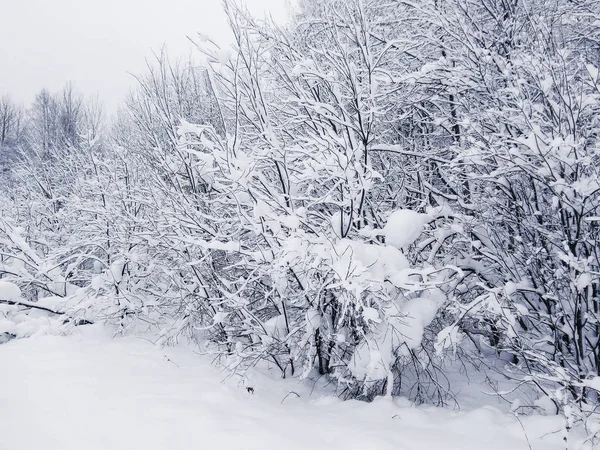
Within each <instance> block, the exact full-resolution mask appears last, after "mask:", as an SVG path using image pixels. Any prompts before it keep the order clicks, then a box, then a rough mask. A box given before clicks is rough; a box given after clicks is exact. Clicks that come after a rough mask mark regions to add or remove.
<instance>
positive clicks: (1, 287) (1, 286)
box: [0, 281, 21, 301]
mask: <svg viewBox="0 0 600 450" xmlns="http://www.w3.org/2000/svg"><path fill="white" fill-rule="evenodd" d="M20 298H21V289H19V286H17V285H16V284H13V283H10V282H8V281H0V300H12V301H15V300H19V299H20Z"/></svg>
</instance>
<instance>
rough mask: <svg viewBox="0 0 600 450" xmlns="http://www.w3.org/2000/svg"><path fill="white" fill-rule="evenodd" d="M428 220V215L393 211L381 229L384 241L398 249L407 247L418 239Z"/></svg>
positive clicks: (404, 210)
mask: <svg viewBox="0 0 600 450" xmlns="http://www.w3.org/2000/svg"><path fill="white" fill-rule="evenodd" d="M430 220H431V217H430V216H429V215H427V214H420V213H418V212H415V211H412V210H410V209H400V210H398V211H394V212H393V213H392V214H391V215H390V217H389V218H388V220H387V223H386V224H385V227H384V228H383V233H384V235H385V240H386V242H387V243H388V244H389V245H392V246H394V247H396V248H398V249H402V248H405V247H408V246H409V245H412V244H413V243H414V242H415V241H416V240H417V239H418V237H419V236H420V235H421V233H422V232H423V227H424V226H425V225H426V224H427V223H428V222H429V221H430Z"/></svg>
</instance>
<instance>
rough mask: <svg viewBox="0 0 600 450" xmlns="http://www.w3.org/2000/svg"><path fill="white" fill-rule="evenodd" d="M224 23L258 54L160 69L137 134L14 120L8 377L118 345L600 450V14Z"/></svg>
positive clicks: (535, 441) (243, 16)
mask: <svg viewBox="0 0 600 450" xmlns="http://www.w3.org/2000/svg"><path fill="white" fill-rule="evenodd" d="M223 8H224V9H225V12H226V16H227V20H228V27H229V28H230V30H231V32H232V35H233V39H234V45H232V46H231V47H226V46H219V45H217V44H216V43H215V41H213V39H212V38H211V37H210V36H205V35H204V34H201V33H199V34H197V35H194V36H190V39H191V40H192V41H193V43H194V45H195V47H196V50H195V51H196V53H197V54H198V55H199V57H201V58H202V60H203V61H204V63H203V64H202V65H198V64H196V63H195V62H193V61H192V60H187V59H181V58H177V57H172V56H171V55H169V54H168V53H167V52H157V53H156V57H155V58H154V59H153V60H150V61H148V68H147V71H146V72H145V73H140V74H136V82H135V85H136V87H135V88H134V89H133V90H132V91H131V93H130V95H129V96H128V97H127V98H125V99H123V102H122V105H121V107H120V108H119V110H118V113H116V114H114V115H110V114H107V113H106V112H105V111H104V110H103V108H102V106H101V100H102V99H99V100H95V101H92V100H88V99H87V97H85V96H84V95H82V94H80V93H79V91H78V89H77V85H76V84H67V85H66V86H65V87H64V88H63V89H62V90H60V91H57V92H50V91H48V90H45V89H42V90H40V91H39V93H38V95H37V96H36V97H35V101H34V102H33V103H31V104H29V105H25V106H20V105H19V104H17V102H15V101H13V100H11V97H10V96H8V95H7V96H4V97H2V98H1V99H0V342H2V343H3V344H2V345H0V367H1V366H3V365H4V364H5V361H8V356H7V357H6V358H7V359H6V360H5V361H3V358H4V356H3V355H5V353H2V351H4V352H10V351H11V350H10V349H11V348H13V347H14V348H15V349H16V348H18V347H16V346H17V345H24V344H21V343H22V342H25V341H29V340H32V339H35V338H36V337H38V339H41V338H39V336H40V335H41V334H50V335H55V336H58V335H62V336H64V335H69V334H73V333H80V332H82V331H79V330H84V329H85V328H90V327H97V326H98V325H101V326H102V327H103V328H105V329H109V330H110V335H111V336H114V339H112V340H119V339H130V338H132V337H134V336H143V337H144V338H145V339H148V340H149V341H151V342H152V343H153V344H154V345H155V346H157V347H158V348H160V349H163V348H164V349H169V348H175V347H177V346H180V345H185V346H187V347H189V348H192V349H193V351H194V352H196V353H198V354H200V355H201V356H197V358H205V357H207V358H208V360H209V361H210V362H211V363H212V365H213V366H214V367H216V370H217V372H218V374H219V376H220V377H221V378H219V380H220V379H223V378H227V379H230V380H234V381H233V386H237V385H240V386H244V387H243V388H240V389H238V390H240V391H243V395H244V396H246V397H247V398H248V399H250V400H252V401H255V400H256V399H257V398H258V397H259V396H260V389H259V388H258V387H257V386H256V385H255V384H252V383H251V381H249V380H252V379H253V377H254V379H256V377H257V376H258V375H256V373H261V371H262V372H264V373H267V374H268V376H267V375H265V376H267V378H268V380H267V381H265V380H263V381H262V383H263V385H264V387H263V390H269V389H278V387H277V386H281V383H295V384H293V386H302V385H305V386H306V385H307V386H310V387H312V389H314V390H317V391H319V392H328V393H329V395H332V396H337V397H338V398H339V399H341V400H340V404H341V405H342V406H339V407H340V408H346V407H345V406H343V405H345V404H352V405H355V406H354V408H369V407H370V406H369V405H371V404H377V402H378V401H379V400H378V399H381V398H384V399H385V398H391V399H392V401H396V402H399V401H400V400H399V399H401V401H402V402H405V403H406V404H407V405H410V407H408V406H405V407H406V408H407V409H410V408H413V409H414V408H426V409H424V410H423V411H430V409H427V408H431V411H438V409H439V407H442V408H444V409H448V410H452V411H454V410H457V409H460V408H461V407H462V406H463V404H462V402H461V397H460V395H461V392H462V393H463V394H464V392H465V389H468V388H466V387H465V386H468V385H469V383H470V384H471V385H473V384H475V385H477V386H478V387H479V388H480V389H484V390H485V391H486V392H488V396H487V397H486V398H485V399H484V400H485V401H486V402H487V403H489V404H492V405H496V407H497V408H499V409H502V410H503V411H505V412H504V413H503V414H506V415H507V416H509V417H510V418H511V420H517V421H518V422H515V423H516V424H517V425H516V428H515V430H517V431H515V433H517V434H518V433H521V434H522V435H523V436H522V439H523V444H522V445H523V447H522V448H524V449H526V448H530V449H531V448H540V449H546V448H548V449H550V448H552V449H576V448H577V449H579V448H586V449H593V448H597V447H596V445H600V259H599V258H600V246H599V243H598V239H599V238H600V2H597V1H596V0H406V1H405V0H300V1H298V2H297V5H296V6H295V8H294V11H295V12H294V14H293V17H292V18H291V19H290V21H289V22H287V23H285V24H279V23H276V22H274V21H270V20H268V19H258V18H256V17H253V16H252V15H251V14H250V13H248V12H247V11H246V9H245V8H244V6H243V5H242V4H237V3H235V2H233V1H225V2H224V3H223ZM199 31H202V30H199ZM24 338H27V339H24ZM23 349H25V347H23ZM14 351H15V352H16V351H17V350H14ZM19 351H20V352H22V353H23V352H26V350H19ZM165 351H167V350H165ZM89 352H90V358H93V357H94V356H93V354H92V353H93V351H92V350H90V351H89ZM6 354H8V353H6ZM165 358H166V356H165ZM167 359H168V358H167ZM173 361H175V360H173ZM165 364H168V363H165ZM171 367H173V370H176V368H175V366H173V365H171ZM115 370H116V368H115ZM236 383H237V384H236ZM2 384H3V381H2V376H0V386H1V385H2ZM217 386H218V385H217ZM315 386H316V387H315ZM298 389H301V388H296V390H294V391H293V392H292V391H290V390H289V389H288V390H287V391H286V392H288V391H289V392H290V393H292V396H291V397H289V398H287V397H286V398H285V399H284V400H285V403H283V402H282V405H286V404H288V403H289V404H290V405H291V404H293V402H296V401H298V402H300V401H303V398H304V397H305V395H304V392H302V393H300V394H298V392H300V391H299V390H298ZM246 391H247V392H246ZM236 392H238V391H236ZM294 394H295V395H294ZM236 395H237V394H236ZM240 395H241V394H240ZM288 395H289V394H288ZM313 395H315V394H314V393H313ZM246 397H243V398H246ZM296 397H300V398H299V399H297V398H296ZM1 399H2V396H0V400H1ZM280 399H281V398H280V397H278V398H277V399H276V401H275V403H277V405H279V400H280ZM394 399H395V400H394ZM352 400H359V401H360V402H352ZM307 401H309V400H307ZM348 401H350V402H348ZM336 404H337V403H336ZM403 404H404V403H403ZM356 405H359V406H356ZM361 405H362V406H361ZM419 405H420V406H419ZM424 405H429V406H424ZM434 406H435V407H436V408H435V409H434V408H433V407H434ZM478 406H483V404H481V403H480V404H479V405H478ZM1 408H3V406H2V402H0V409H1ZM307 408H308V406H307ZM311 408H317V407H316V406H311ZM308 410H309V411H310V408H309V409H308ZM400 411H402V409H400ZM418 411H421V409H418ZM398 414H399V415H400V416H403V414H404V413H403V412H400V413H398ZM432 414H434V415H432V416H431V417H438V416H435V414H438V413H437V412H435V413H432ZM0 416H1V414H0ZM535 417H543V418H544V419H548V420H552V424H553V427H550V428H548V429H546V432H547V433H549V434H551V436H550V438H543V439H542V438H540V435H542V434H543V433H541V432H540V433H537V434H536V433H532V432H528V430H526V428H527V424H530V423H531V421H532V420H534V418H535ZM374 420H375V419H374ZM386 420H391V419H389V418H388V419H386ZM423 420H425V421H426V420H428V419H427V418H425V419H423ZM431 420H442V419H438V418H436V419H431ZM507 420H508V419H507ZM540 420H541V419H540ZM519 421H520V422H519ZM528 421H529V422H528ZM398 423H399V424H400V422H398ZM511 423H512V422H511ZM519 423H520V424H521V426H519ZM523 424H525V426H523ZM298 426H300V425H298ZM359 426H360V424H358V425H355V427H359ZM398 426H400V425H398ZM477 426H478V425H477V424H476V423H475V424H474V425H472V427H473V428H477ZM0 428H1V427H0ZM390 430H393V423H392V424H391V425H390ZM471 432H473V433H475V432H476V431H475V430H471ZM389 433H393V431H389ZM525 438H527V441H525ZM399 439H400V441H399V442H402V440H401V436H400V437H399ZM544 439H546V441H545V440H544ZM548 439H550V440H548ZM404 445H406V447H396V448H407V449H412V448H414V449H417V448H424V449H425V448H440V449H441V448H442V447H435V446H431V447H419V446H417V445H416V444H407V443H405V444H404ZM23 448H26V447H23ZM31 448H32V449H33V447H31ZM37 448H41V447H37ZM47 448H50V447H47ZM52 448H54V447H52ZM57 448H58V447H57ZM93 448H96V447H93ZM97 448H109V447H102V446H99V447H97ZM111 448H113V447H111ZM130 448H134V447H130ZM138 448H143V447H138ZM144 448H145V447H144ZM157 448H158V447H157ZM165 448H166V447H165ZM171 448H182V449H183V448H191V447H186V446H185V445H184V444H182V445H181V446H180V447H171ZM196 448H198V447H196ZM223 448H247V447H242V446H239V447H236V446H235V445H232V446H231V447H223ZM248 448H250V447H248ZM252 448H254V447H252ZM256 448H259V447H256ZM262 448H271V447H270V446H269V445H266V446H265V447H262ZM299 448H304V447H299ZM307 448H308V447H307ZM311 448H317V449H318V448H338V447H336V446H335V445H333V447H332V446H331V444H328V445H327V446H325V444H324V443H321V444H319V443H318V442H317V443H314V442H313V443H312V446H311ZM346 448H355V447H346ZM356 448H358V447H356ZM361 448H365V449H368V448H373V449H377V448H387V447H384V446H383V445H376V444H373V446H372V447H369V445H363V446H362V447H361ZM443 448H445V447H443ZM448 448H450V447H448ZM452 448H461V447H460V446H459V447H452ZM462 448H467V447H462ZM468 448H471V447H468ZM473 448H492V447H486V446H484V445H481V446H479V447H477V446H476V447H473ZM493 448H495V447H493ZM502 448H517V447H511V446H510V445H509V444H506V445H505V446H504V447H502ZM518 448H521V447H518Z"/></svg>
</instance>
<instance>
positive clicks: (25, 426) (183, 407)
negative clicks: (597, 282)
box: [0, 326, 575, 450]
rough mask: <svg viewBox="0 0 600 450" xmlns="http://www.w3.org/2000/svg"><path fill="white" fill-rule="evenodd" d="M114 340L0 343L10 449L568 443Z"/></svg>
mask: <svg viewBox="0 0 600 450" xmlns="http://www.w3.org/2000/svg"><path fill="white" fill-rule="evenodd" d="M107 334H108V333H107V332H105V331H102V329H101V328H99V327H98V326H87V327H80V328H78V331H77V334H76V335H71V336H62V337H59V336H39V337H35V338H29V339H20V340H13V341H11V342H9V343H6V344H3V345H0V360H1V361H2V371H0V386H3V389H0V404H1V405H2V408H0V436H2V448H6V449H10V450H33V449H42V448H43V449H60V450H71V449H73V450H75V449H77V450H80V449H82V448H85V449H86V450H96V449H98V450H100V449H102V450H106V449H111V450H120V449H127V450H130V449H144V450H159V449H160V450H165V449H193V448H219V449H223V450H227V449H248V450H250V449H261V450H262V449H277V448H282V449H289V450H296V449H313V450H314V449H319V448H327V449H331V450H335V449H361V450H364V449H378V450H385V449H394V450H403V449H405V450H409V449H410V450H413V449H437V450H445V449H460V450H480V449H486V450H505V449H511V450H521V449H522V450H526V449H528V448H529V446H528V443H527V440H526V438H525V433H524V430H525V432H526V433H527V436H528V438H529V441H530V443H531V448H532V449H534V450H558V449H561V448H563V445H562V443H561V436H560V433H555V431H556V430H558V429H559V428H560V425H561V423H562V422H561V418H560V417H559V416H546V417H542V416H522V417H521V418H520V421H521V423H522V426H523V428H524V430H523V428H521V424H520V423H519V421H518V420H517V419H516V418H515V417H514V416H511V415H507V414H505V413H502V412H501V411H500V410H498V409H497V408H493V407H484V408H478V409H474V410H470V411H452V410H447V409H439V408H434V407H414V406H411V405H410V404H408V402H407V401H405V400H403V399H394V400H392V399H390V398H380V399H377V400H375V401H374V402H373V403H361V402H358V401H346V402H343V401H341V400H339V399H337V398H336V397H331V396H327V395H322V394H320V393H319V390H318V389H315V390H313V391H312V395H311V386H310V385H307V384H306V383H305V382H299V381H297V380H280V381H276V380H273V379H272V378H270V376H269V375H268V374H263V373H259V372H256V373H255V374H254V375H253V376H252V384H248V383H249V380H245V381H244V380H239V379H234V378H228V379H227V380H226V381H225V382H223V381H224V378H225V374H224V373H223V372H219V371H218V370H217V369H216V368H215V367H214V366H211V365H209V364H208V362H207V360H206V359H205V358H204V357H201V356H198V355H197V354H195V353H194V352H193V351H192V350H191V349H188V348H185V347H178V348H160V347H158V346H155V345H153V344H152V343H150V342H149V341H147V340H143V339H140V338H116V339H110V337H109V336H106V335H107ZM303 383H304V384H303ZM248 386H250V387H253V388H254V394H251V393H249V392H247V390H246V387H248ZM291 391H293V392H294V394H291V393H290V392H291ZM298 396H299V397H298ZM574 445H575V444H574ZM573 448H575V447H573Z"/></svg>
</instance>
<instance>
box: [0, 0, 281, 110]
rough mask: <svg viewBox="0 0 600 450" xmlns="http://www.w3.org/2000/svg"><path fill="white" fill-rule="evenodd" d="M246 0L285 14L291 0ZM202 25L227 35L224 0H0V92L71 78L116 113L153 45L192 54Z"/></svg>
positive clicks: (19, 95)
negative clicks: (192, 38) (190, 41)
mask: <svg viewBox="0 0 600 450" xmlns="http://www.w3.org/2000/svg"><path fill="white" fill-rule="evenodd" d="M246 3H247V4H248V7H249V8H250V10H251V11H252V12H253V13H254V14H258V15H260V16H263V15H264V14H265V12H268V13H270V14H272V15H273V16H274V17H275V18H276V19H278V20H285V17H286V11H287V9H286V7H285V5H286V0H246ZM198 31H200V32H202V33H203V34H206V35H209V36H211V37H214V39H216V40H218V41H220V42H228V41H229V39H230V37H229V33H228V31H227V27H226V25H225V17H224V13H223V11H222V6H221V1H220V0H0V95H2V94H6V93H8V94H9V95H10V96H11V97H12V98H13V100H15V101H17V102H19V103H24V104H28V103H29V102H31V100H32V99H33V97H34V95H35V93H36V92H38V91H39V90H40V89H41V88H43V87H46V88H48V89H50V90H52V91H53V90H57V89H59V88H60V87H61V86H63V85H64V84H65V83H66V82H67V81H73V82H74V83H75V85H76V86H77V88H78V89H79V90H80V91H82V92H83V93H84V94H86V95H95V94H96V93H97V94H98V95H99V96H100V99H101V100H102V101H103V102H104V103H105V105H106V107H107V108H108V110H109V111H114V110H115V109H116V105H117V104H118V102H119V101H120V100H121V99H122V98H123V97H124V96H125V94H126V93H127V91H128V89H129V87H130V86H131V85H132V84H133V81H132V77H131V75H129V74H128V72H131V73H140V72H143V70H144V65H145V58H147V57H149V56H150V55H151V50H158V49H160V48H161V47H162V45H163V44H166V46H167V48H168V49H169V53H170V54H184V55H185V54H189V52H190V51H192V46H191V44H190V43H189V41H188V40H187V39H186V36H191V35H194V34H195V33H196V32H198Z"/></svg>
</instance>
